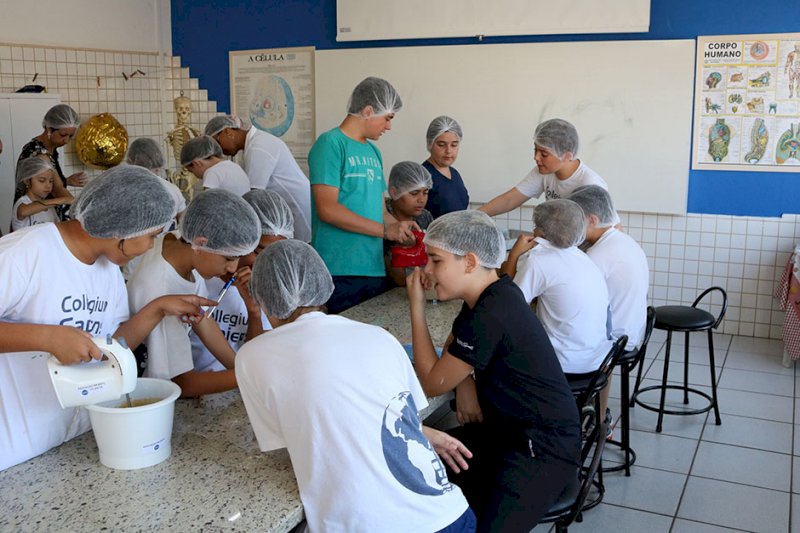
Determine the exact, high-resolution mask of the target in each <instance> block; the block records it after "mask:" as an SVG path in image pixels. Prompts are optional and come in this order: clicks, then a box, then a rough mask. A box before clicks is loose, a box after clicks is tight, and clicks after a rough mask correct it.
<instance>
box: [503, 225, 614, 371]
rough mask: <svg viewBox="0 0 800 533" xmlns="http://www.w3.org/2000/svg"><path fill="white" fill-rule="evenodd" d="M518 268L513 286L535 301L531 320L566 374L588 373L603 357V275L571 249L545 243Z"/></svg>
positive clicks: (605, 345)
mask: <svg viewBox="0 0 800 533" xmlns="http://www.w3.org/2000/svg"><path fill="white" fill-rule="evenodd" d="M536 242H537V243H538V244H537V245H536V246H535V247H534V248H533V249H532V250H531V252H530V254H529V255H528V258H527V259H526V260H525V261H524V262H523V263H522V264H521V265H520V268H519V270H518V271H517V275H516V276H515V277H514V283H516V284H517V285H519V287H520V289H522V294H524V295H525V300H526V301H528V302H530V301H531V300H533V299H534V298H536V297H537V296H538V297H539V302H538V303H537V305H536V315H537V316H538V317H539V320H540V321H541V323H542V326H544V329H545V331H546V332H547V335H548V337H550V342H551V343H552V344H553V348H554V349H555V351H556V355H557V356H558V360H559V361H560V362H561V369H562V370H563V371H564V372H565V373H569V374H583V373H586V372H592V371H594V370H597V369H598V368H599V367H600V363H602V362H603V359H604V358H605V356H606V355H607V354H608V351H609V349H610V348H611V344H612V342H611V341H610V340H608V330H607V327H608V289H607V288H606V283H605V280H604V279H603V274H602V273H601V272H600V270H599V269H598V268H597V267H596V266H595V264H594V263H593V262H592V260H591V259H589V257H588V256H587V255H586V254H585V253H583V252H581V251H580V250H578V248H576V247H575V246H573V247H571V248H566V249H559V248H556V247H555V246H553V245H552V244H550V242H549V241H548V240H547V239H543V238H542V237H537V238H536Z"/></svg>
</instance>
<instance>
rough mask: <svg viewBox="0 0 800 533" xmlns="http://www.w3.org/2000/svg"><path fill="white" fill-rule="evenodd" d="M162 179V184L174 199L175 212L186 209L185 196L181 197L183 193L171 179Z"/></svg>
mask: <svg viewBox="0 0 800 533" xmlns="http://www.w3.org/2000/svg"><path fill="white" fill-rule="evenodd" d="M162 181H163V182H164V186H165V187H166V188H167V191H169V195H170V196H172V199H173V200H174V201H175V213H176V214H180V213H183V212H184V211H186V198H184V197H183V193H182V192H181V190H180V189H179V188H178V186H177V185H175V184H174V183H172V182H171V181H167V180H162ZM167 229H169V228H167Z"/></svg>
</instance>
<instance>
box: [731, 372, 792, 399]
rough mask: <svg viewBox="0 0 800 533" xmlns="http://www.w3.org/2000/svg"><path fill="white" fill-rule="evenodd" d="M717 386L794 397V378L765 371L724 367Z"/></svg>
mask: <svg viewBox="0 0 800 533" xmlns="http://www.w3.org/2000/svg"><path fill="white" fill-rule="evenodd" d="M719 386H720V387H722V388H725V389H734V390H743V391H749V392H763V393H766V394H776V395H780V396H788V397H790V398H791V397H794V379H793V378H792V377H791V376H780V375H777V374H768V373H766V372H752V371H747V370H736V369H733V368H726V369H725V370H724V371H723V372H722V376H721V377H720V378H719Z"/></svg>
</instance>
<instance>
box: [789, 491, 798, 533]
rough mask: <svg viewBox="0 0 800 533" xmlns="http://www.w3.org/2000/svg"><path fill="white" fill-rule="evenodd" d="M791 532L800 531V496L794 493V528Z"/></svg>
mask: <svg viewBox="0 0 800 533" xmlns="http://www.w3.org/2000/svg"><path fill="white" fill-rule="evenodd" d="M791 533H800V498H798V497H797V496H795V495H792V529H791Z"/></svg>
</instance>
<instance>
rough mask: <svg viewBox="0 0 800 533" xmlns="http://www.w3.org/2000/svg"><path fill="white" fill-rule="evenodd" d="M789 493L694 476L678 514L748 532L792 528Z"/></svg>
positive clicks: (781, 531)
mask: <svg viewBox="0 0 800 533" xmlns="http://www.w3.org/2000/svg"><path fill="white" fill-rule="evenodd" d="M789 504H790V500H789V493H786V492H778V491H774V490H767V489H762V488H757V487H751V486H748V485H740V484H737V483H728V482H725V481H717V480H713V479H704V478H699V477H694V476H691V477H689V481H688V483H687V484H686V491H685V493H684V495H683V498H681V505H680V508H679V509H678V514H677V516H678V517H680V518H686V519H689V520H696V521H699V522H705V523H710V524H715V525H719V526H724V527H733V528H741V529H745V530H748V531H758V532H765V533H766V532H776V533H777V532H780V533H784V532H786V531H787V530H788V529H789Z"/></svg>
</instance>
